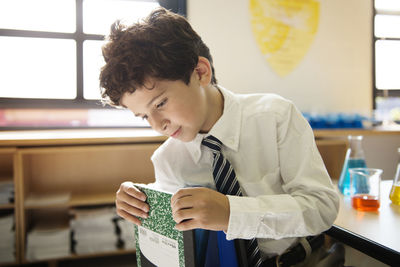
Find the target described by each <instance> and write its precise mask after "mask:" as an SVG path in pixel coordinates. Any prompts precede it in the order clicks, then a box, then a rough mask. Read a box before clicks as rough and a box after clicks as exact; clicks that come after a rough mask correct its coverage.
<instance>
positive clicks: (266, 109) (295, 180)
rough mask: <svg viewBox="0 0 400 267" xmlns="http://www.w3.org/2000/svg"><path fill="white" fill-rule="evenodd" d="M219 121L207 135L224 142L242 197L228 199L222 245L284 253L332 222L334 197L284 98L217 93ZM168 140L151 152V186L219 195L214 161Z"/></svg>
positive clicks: (306, 129) (195, 145)
mask: <svg viewBox="0 0 400 267" xmlns="http://www.w3.org/2000/svg"><path fill="white" fill-rule="evenodd" d="M219 89H220V91H221V92H222V94H223V97H224V110H223V114H222V116H221V117H220V118H219V120H218V121H217V122H216V123H215V125H214V126H213V127H212V129H211V130H210V132H209V133H208V134H207V135H213V136H215V137H216V138H218V139H219V140H220V141H221V142H222V143H223V148H222V153H223V154H224V156H225V157H226V158H227V159H228V160H229V161H230V162H231V164H232V166H233V168H234V169H235V172H236V175H237V179H238V181H239V184H240V186H241V188H242V192H243V197H238V196H228V198H229V205H230V218H229V225H228V230H227V232H226V236H227V239H235V238H243V239H251V238H254V237H257V240H258V244H259V247H260V250H261V251H262V254H263V255H264V256H272V255H276V254H281V253H283V252H284V251H285V250H286V249H287V248H288V247H290V246H291V245H292V244H294V243H295V242H297V240H298V238H297V237H301V236H309V235H315V234H318V233H320V232H323V231H325V230H327V229H329V227H330V226H331V225H332V224H333V222H334V220H335V218H336V215H337V213H338V208H339V197H338V195H337V193H336V190H335V189H334V187H333V185H332V183H331V179H330V177H329V175H328V173H327V171H326V169H325V166H324V163H323V161H322V159H321V156H320V154H319V152H318V149H317V147H316V145H315V141H314V135H313V132H312V129H311V128H310V126H309V124H308V123H307V121H306V120H305V119H304V118H303V116H302V115H301V113H300V112H299V111H298V110H297V109H296V107H295V106H294V105H293V104H292V103H291V102H290V101H288V100H286V99H284V98H282V97H280V96H277V95H274V94H248V95H240V94H234V93H232V92H230V91H227V90H226V89H224V88H221V87H219ZM205 136H206V135H204V134H198V135H197V136H196V138H195V139H194V140H193V141H191V142H187V143H185V142H181V141H179V140H176V139H173V138H169V139H168V140H166V141H165V142H164V143H163V144H162V145H161V146H160V147H159V148H158V149H157V150H156V151H155V152H154V154H153V156H152V161H153V164H154V168H155V176H156V182H155V184H154V185H153V186H156V187H157V188H159V189H162V190H166V191H169V192H175V191H176V190H178V189H179V188H183V187H193V186H196V187H197V186H204V187H208V188H212V189H216V187H215V183H214V179H213V176H212V166H211V165H212V162H213V155H212V152H211V150H210V149H209V148H207V147H204V146H203V145H201V141H202V139H203V138H204V137H205Z"/></svg>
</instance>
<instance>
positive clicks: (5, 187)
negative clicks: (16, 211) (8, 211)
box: [0, 181, 14, 204]
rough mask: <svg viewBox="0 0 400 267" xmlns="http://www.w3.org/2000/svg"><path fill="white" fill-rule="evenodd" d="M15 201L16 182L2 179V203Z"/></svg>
mask: <svg viewBox="0 0 400 267" xmlns="http://www.w3.org/2000/svg"><path fill="white" fill-rule="evenodd" d="M13 202H14V183H13V182H12V181H0V204H8V203H13Z"/></svg>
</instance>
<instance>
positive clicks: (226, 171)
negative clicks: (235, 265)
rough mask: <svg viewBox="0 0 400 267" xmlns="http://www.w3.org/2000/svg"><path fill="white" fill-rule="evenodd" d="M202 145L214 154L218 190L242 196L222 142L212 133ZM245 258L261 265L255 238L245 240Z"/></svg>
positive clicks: (214, 173) (214, 171)
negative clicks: (222, 149) (224, 154)
mask: <svg viewBox="0 0 400 267" xmlns="http://www.w3.org/2000/svg"><path fill="white" fill-rule="evenodd" d="M201 143H202V144H203V145H204V146H206V147H208V148H210V149H211V151H212V152H213V155H214V161H213V165H212V168H213V177H214V181H215V185H216V187H217V190H218V192H220V193H222V194H224V195H235V196H242V195H243V194H242V191H241V189H240V185H239V182H238V180H237V179H236V173H235V170H234V169H233V167H232V165H231V163H230V162H229V161H228V160H227V159H226V158H225V157H224V156H223V155H222V153H221V147H222V142H221V141H219V140H218V139H217V138H215V137H214V136H212V135H209V136H207V137H206V138H204V139H203V141H202V142H201ZM246 247H247V260H248V263H249V266H256V267H258V266H261V264H262V261H261V256H260V250H259V248H258V244H257V240H256V239H255V238H253V239H251V240H249V241H248V242H246Z"/></svg>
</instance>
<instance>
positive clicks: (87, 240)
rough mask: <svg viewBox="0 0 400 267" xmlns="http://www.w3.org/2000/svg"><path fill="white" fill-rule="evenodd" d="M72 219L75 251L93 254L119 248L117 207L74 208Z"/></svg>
mask: <svg viewBox="0 0 400 267" xmlns="http://www.w3.org/2000/svg"><path fill="white" fill-rule="evenodd" d="M70 213H71V214H72V215H73V216H74V218H73V219H72V220H71V228H72V232H73V243H74V246H73V247H74V252H75V253H76V254H91V253H101V252H107V251H114V250H116V249H117V243H118V236H117V234H116V227H115V223H114V222H113V219H114V218H115V217H116V216H117V215H116V212H115V208H111V207H105V208H91V209H73V210H71V211H70Z"/></svg>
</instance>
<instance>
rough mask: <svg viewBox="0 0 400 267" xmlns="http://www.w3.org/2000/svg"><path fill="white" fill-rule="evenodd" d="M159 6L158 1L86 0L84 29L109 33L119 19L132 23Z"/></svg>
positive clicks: (94, 32)
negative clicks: (112, 25)
mask: <svg viewBox="0 0 400 267" xmlns="http://www.w3.org/2000/svg"><path fill="white" fill-rule="evenodd" d="M158 6H159V4H158V2H157V1H128V0H84V2H83V31H84V32H85V33H89V34H102V35H108V34H109V32H110V26H111V24H112V23H113V22H114V21H116V20H117V19H119V20H123V21H124V23H127V24H131V23H133V22H136V21H137V20H138V19H140V18H143V17H146V16H147V15H148V14H149V13H150V12H151V11H152V10H153V9H154V8H156V7H158Z"/></svg>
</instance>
